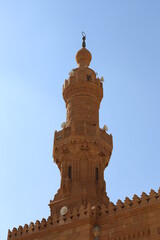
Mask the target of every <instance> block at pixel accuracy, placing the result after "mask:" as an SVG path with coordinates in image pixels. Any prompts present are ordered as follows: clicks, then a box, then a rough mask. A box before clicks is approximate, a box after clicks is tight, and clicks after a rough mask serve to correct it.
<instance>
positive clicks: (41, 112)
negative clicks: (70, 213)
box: [0, 0, 160, 240]
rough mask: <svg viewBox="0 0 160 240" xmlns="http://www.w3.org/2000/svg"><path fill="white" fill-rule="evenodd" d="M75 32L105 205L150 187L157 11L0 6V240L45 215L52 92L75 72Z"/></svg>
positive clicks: (101, 5)
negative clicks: (98, 142)
mask: <svg viewBox="0 0 160 240" xmlns="http://www.w3.org/2000/svg"><path fill="white" fill-rule="evenodd" d="M81 31H85V32H86V34H87V48H88V49H89V50H90V51H91V53H92V57H93V58H92V63H91V68H93V69H94V70H95V71H96V72H98V74H99V76H103V77H104V79H105V82H104V99H103V101H102V104H101V109H100V127H103V125H104V124H107V125H108V128H109V133H112V135H113V141H114V142H113V143H114V149H113V154H112V157H111V160H110V164H109V166H108V168H107V170H106V171H105V180H106V186H107V193H108V196H109V197H110V200H111V201H113V202H114V203H116V201H117V200H118V199H121V200H122V201H123V200H124V199H125V197H126V196H128V197H130V198H132V196H133V195H134V194H135V193H136V194H137V195H139V196H140V195H141V193H142V192H143V191H144V192H146V193H147V194H148V193H149V191H150V189H151V188H153V189H155V190H156V191H157V190H158V188H159V186H160V174H159V169H160V157H159V149H160V140H159V138H160V1H159V0H157V1H156V0H154V1H151V0H150V1H148V0H141V1H140V0H134V1H132V0H126V1H125V0H121V1H119V0H117V1H116V0H110V1H109V0H99V1H98V0H90V1H89V0H88V1H86V0H81V1H75V0H68V1H65V0H63V1H62V0H55V1H54V0H43V1H42V0H34V1H31V0H23V1H22V0H19V1H18V0H14V1H13V0H1V1H0V216H1V221H0V240H1V239H2V240H3V239H6V238H7V231H8V228H10V229H12V228H13V227H14V226H15V227H18V226H19V225H22V226H24V224H25V223H28V224H29V223H30V222H31V221H33V222H35V221H36V220H37V219H39V220H41V219H42V218H43V217H45V218H47V217H48V215H49V207H48V203H49V201H50V199H53V197H54V194H55V193H56V191H57V189H58V188H59V184H60V174H59V171H58V168H57V166H56V165H55V164H53V160H52V145H53V137H54V131H55V130H60V125H61V123H62V122H64V121H65V114H66V110H65V104H64V101H63V99H62V85H63V82H64V80H65V78H68V73H69V71H70V70H71V69H72V68H75V67H76V62H75V54H76V52H77V51H78V50H79V49H80V48H81Z"/></svg>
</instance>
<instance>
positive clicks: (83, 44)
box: [82, 32, 86, 48]
mask: <svg viewBox="0 0 160 240" xmlns="http://www.w3.org/2000/svg"><path fill="white" fill-rule="evenodd" d="M82 40H83V41H82V47H83V48H85V47H86V42H85V41H86V34H85V32H82Z"/></svg>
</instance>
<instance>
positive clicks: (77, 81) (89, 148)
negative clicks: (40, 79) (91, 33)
mask: <svg viewBox="0 0 160 240" xmlns="http://www.w3.org/2000/svg"><path fill="white" fill-rule="evenodd" d="M85 39H86V37H85V34H83V37H82V40H83V41H82V48H81V49H80V50H79V51H78V52H77V54H76V61H77V65H78V67H77V68H75V69H73V70H72V71H71V72H70V75H69V78H68V80H65V82H64V85H63V98H64V100H65V103H66V109H67V117H66V123H65V124H64V126H63V129H62V130H61V131H59V132H57V131H56V132H55V136H54V146H53V158H54V161H55V163H56V164H57V166H58V168H59V170H60V173H61V185H60V189H59V190H58V192H57V194H56V195H55V197H54V200H53V201H50V204H49V206H50V209H51V215H53V213H54V212H58V211H59V210H60V209H61V208H62V207H63V206H67V208H68V209H71V208H74V207H79V206H80V205H82V204H83V205H85V206H86V205H87V204H88V203H91V204H92V205H96V206H97V205H99V204H101V203H103V204H107V203H108V197H107V194H106V185H105V181H104V170H105V168H106V167H107V165H108V163H109V160H110V156H111V153H112V148H113V144H112V135H108V134H107V133H106V131H105V130H103V129H100V128H99V108H100V102H101V100H102V98H103V83H102V81H101V80H100V79H99V78H97V77H96V73H95V72H94V71H93V70H92V69H90V68H89V65H90V62H91V59H92V56H91V53H90V52H89V51H88V50H87V49H86V43H85Z"/></svg>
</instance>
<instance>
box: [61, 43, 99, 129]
mask: <svg viewBox="0 0 160 240" xmlns="http://www.w3.org/2000/svg"><path fill="white" fill-rule="evenodd" d="M91 59H92V55H91V53H90V52H89V51H88V50H87V49H86V47H85V44H84V42H83V43H82V48H81V49H80V50H79V51H78V52H77V54H76V61H77V65H78V67H77V68H75V69H72V71H71V72H70V74H69V75H70V76H69V79H68V80H65V83H64V85H63V98H64V100H65V102H66V108H67V119H66V126H71V125H72V124H74V125H84V124H85V125H92V126H97V125H98V126H99V107H100V102H101V100H102V97H103V86H102V82H101V81H100V79H99V78H98V77H97V76H96V73H95V72H94V70H92V69H90V68H89V65H90V62H91Z"/></svg>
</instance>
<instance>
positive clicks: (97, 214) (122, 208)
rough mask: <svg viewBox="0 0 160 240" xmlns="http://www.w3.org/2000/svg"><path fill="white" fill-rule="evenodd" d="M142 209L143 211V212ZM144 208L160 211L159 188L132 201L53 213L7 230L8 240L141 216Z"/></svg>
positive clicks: (119, 201) (135, 196)
mask: <svg viewBox="0 0 160 240" xmlns="http://www.w3.org/2000/svg"><path fill="white" fill-rule="evenodd" d="M144 208H145V211H143V209H144ZM146 208H148V209H150V208H152V209H153V210H155V211H158V210H159V211H160V188H159V190H158V191H157V192H155V191H154V190H153V189H151V191H150V193H149V195H147V194H146V193H144V192H143V193H142V194H141V196H140V197H138V196H137V195H134V196H133V198H132V199H129V198H128V197H126V198H125V200H124V202H122V201H121V200H118V201H117V203H116V204H113V203H112V202H109V204H108V205H104V204H101V205H98V206H96V205H95V206H93V205H91V204H88V205H87V207H85V206H84V205H81V206H80V207H79V208H76V207H75V208H73V209H72V210H70V209H68V211H67V213H66V214H65V215H64V216H62V215H61V214H60V213H59V214H56V213H55V214H54V215H53V216H52V217H51V216H49V217H48V219H45V218H43V219H42V220H41V221H39V220H37V221H36V222H35V223H33V222H31V223H30V224H29V225H27V224H25V225H24V227H22V226H19V227H18V228H13V230H12V231H10V230H8V240H12V239H19V240H20V239H22V240H23V239H29V238H27V237H29V236H31V234H37V233H39V232H41V231H45V230H48V229H51V228H57V227H58V226H62V225H65V224H69V223H73V222H75V221H81V220H82V221H84V220H85V219H91V221H92V222H95V223H101V219H105V221H107V219H108V218H110V217H114V216H116V215H117V214H122V213H125V217H126V216H127V215H126V213H128V216H130V217H132V214H133V215H138V214H139V215H141V214H142V213H143V212H146ZM132 210H133V211H132ZM123 216H124V215H123ZM80 223H81V222H80ZM101 224H102V223H101ZM102 225H103V224H102ZM145 231H146V232H145ZM147 231H148V230H145V229H144V230H143V231H142V232H141V234H142V235H143V232H144V234H146V235H147V234H149V233H148V232H147ZM134 234H135V235H136V234H138V233H136V232H135V233H134ZM139 234H140V232H139ZM115 239H116V238H115Z"/></svg>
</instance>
